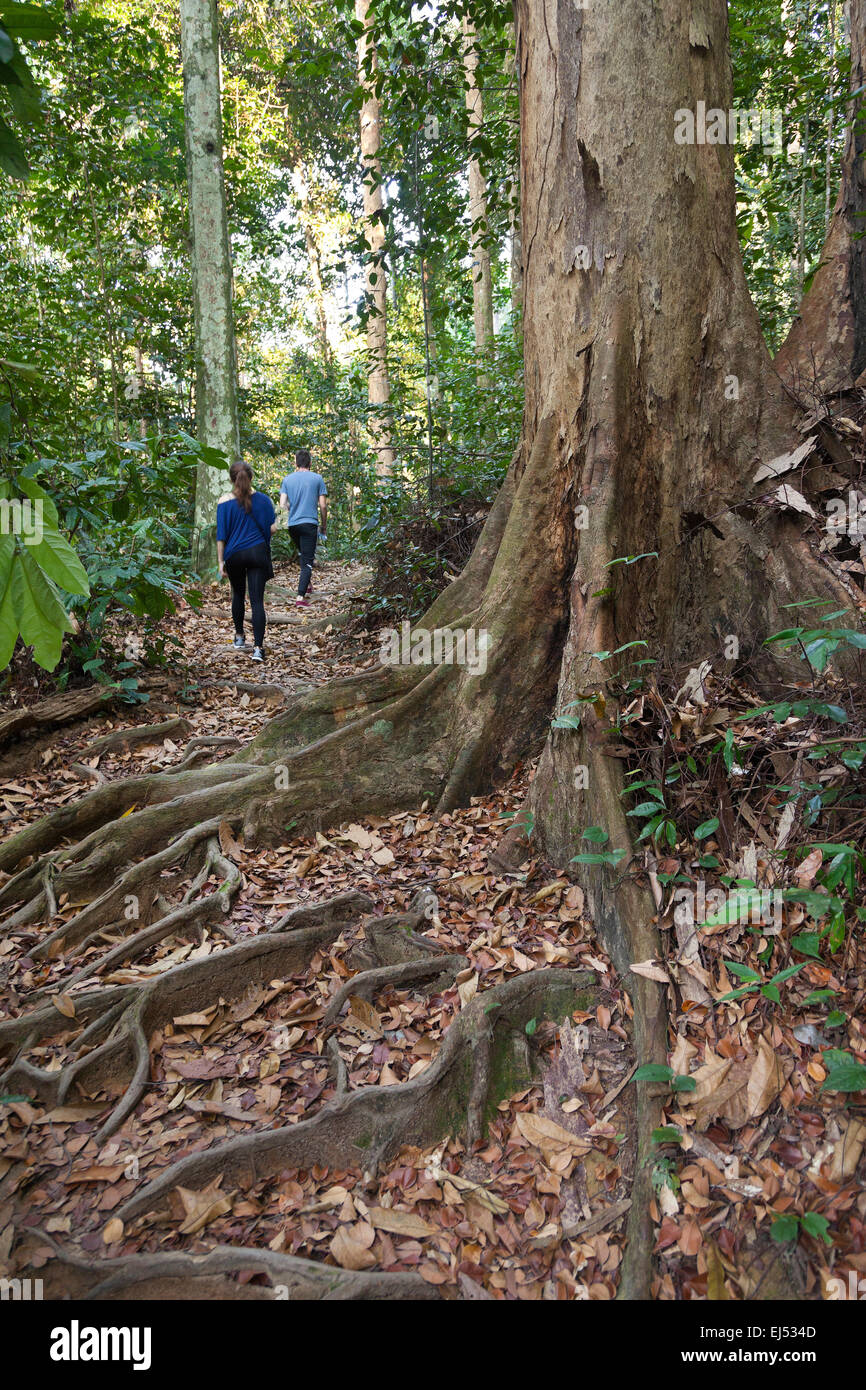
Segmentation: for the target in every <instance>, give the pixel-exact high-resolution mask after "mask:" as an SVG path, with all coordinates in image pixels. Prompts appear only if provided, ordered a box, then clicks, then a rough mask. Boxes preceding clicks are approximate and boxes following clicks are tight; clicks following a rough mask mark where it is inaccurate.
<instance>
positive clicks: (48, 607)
mask: <svg viewBox="0 0 866 1390" xmlns="http://www.w3.org/2000/svg"><path fill="white" fill-rule="evenodd" d="M12 598H13V603H14V605H15V613H16V616H17V619H18V628H19V631H20V633H21V637H22V639H23V641H24V642H25V643H26V644H27V646H28V647H32V648H33V659H34V661H35V662H36V663H37V665H39V666H42V667H44V669H45V670H46V671H53V670H54V668H55V666H56V665H57V663H58V661H59V660H60V653H61V650H62V647H63V634H64V632H71V631H72V624H71V623H70V621H69V617H68V614H67V612H66V609H65V608H64V607H63V604H62V603H61V602H60V599H59V597H58V595H57V592H56V590H55V589H54V587H53V585H52V584H51V583H50V581H49V580H48V579H46V577H45V575H44V574H43V573H42V570H41V569H40V568H39V566H38V565H37V563H36V561H35V560H34V559H33V557H32V555H30V554H29V552H28V551H27V550H26V549H24V548H23V547H20V548H19V549H18V551H17V553H16V555H15V559H14V561H13V565H12Z"/></svg>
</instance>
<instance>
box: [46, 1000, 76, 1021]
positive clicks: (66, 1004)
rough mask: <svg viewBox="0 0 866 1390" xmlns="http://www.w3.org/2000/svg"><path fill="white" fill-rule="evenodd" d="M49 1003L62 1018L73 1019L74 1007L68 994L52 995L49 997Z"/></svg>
mask: <svg viewBox="0 0 866 1390" xmlns="http://www.w3.org/2000/svg"><path fill="white" fill-rule="evenodd" d="M51 1002H52V1004H53V1005H54V1007H55V1009H56V1010H57V1012H58V1013H59V1014H62V1015H63V1017H64V1018H74V1017H75V1005H74V1004H73V1002H72V1000H71V999H70V998H69V995H68V994H54V995H52V997H51Z"/></svg>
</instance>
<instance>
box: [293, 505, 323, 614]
mask: <svg viewBox="0 0 866 1390" xmlns="http://www.w3.org/2000/svg"><path fill="white" fill-rule="evenodd" d="M289 535H290V536H291V538H292V540H293V541H294V542H295V545H296V546H297V548H298V550H299V551H300V552H301V573H300V577H299V578H298V595H299V597H300V598H303V597H304V594H305V593H306V592H307V588H308V587H309V583H310V580H311V579H312V577H313V561H314V560H315V558H316V541H317V540H318V539H319V528H318V526H317V525H316V523H315V522H314V521H303V522H301V525H300V526H290V527H289Z"/></svg>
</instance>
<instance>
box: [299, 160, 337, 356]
mask: <svg viewBox="0 0 866 1390" xmlns="http://www.w3.org/2000/svg"><path fill="white" fill-rule="evenodd" d="M292 182H293V184H294V187H295V192H296V194H297V196H298V201H299V203H300V205H301V221H302V223H303V228H304V245H305V247H306V250H307V264H308V266H309V271H310V284H311V285H312V288H313V300H314V303H315V308H316V326H317V330H318V332H317V336H318V339H319V347H320V349H321V353H322V362H323V364H324V366H325V368H326V370H327V369H329V368H330V367H331V366H332V364H333V360H334V354H333V350H332V348H331V340H330V338H329V336H328V312H327V306H326V303H325V283H324V279H323V276H322V255H321V250H320V248H319V243H318V241H317V239H316V233H315V228H314V224H313V217H314V214H313V205H312V198H311V189H310V178H309V175H308V173H307V170H306V169H304V168H303V167H300V166H298V167H296V168H295V169H294V170H293V178H292Z"/></svg>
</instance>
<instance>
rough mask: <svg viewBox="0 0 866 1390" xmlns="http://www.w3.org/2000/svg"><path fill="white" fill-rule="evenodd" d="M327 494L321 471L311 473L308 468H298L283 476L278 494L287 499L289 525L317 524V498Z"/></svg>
mask: <svg viewBox="0 0 866 1390" xmlns="http://www.w3.org/2000/svg"><path fill="white" fill-rule="evenodd" d="M327 495H328V489H327V488H326V487H325V480H324V478H323V477H322V475H321V473H313V472H312V471H311V470H310V469H309V468H298V469H297V470H296V472H294V473H290V474H289V476H288V477H287V478H283V483H282V487H281V488H280V496H281V497H283V496H285V497H288V499H289V525H290V526H304V525H307V526H317V525H318V524H319V508H318V504H319V498H320V497H327Z"/></svg>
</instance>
